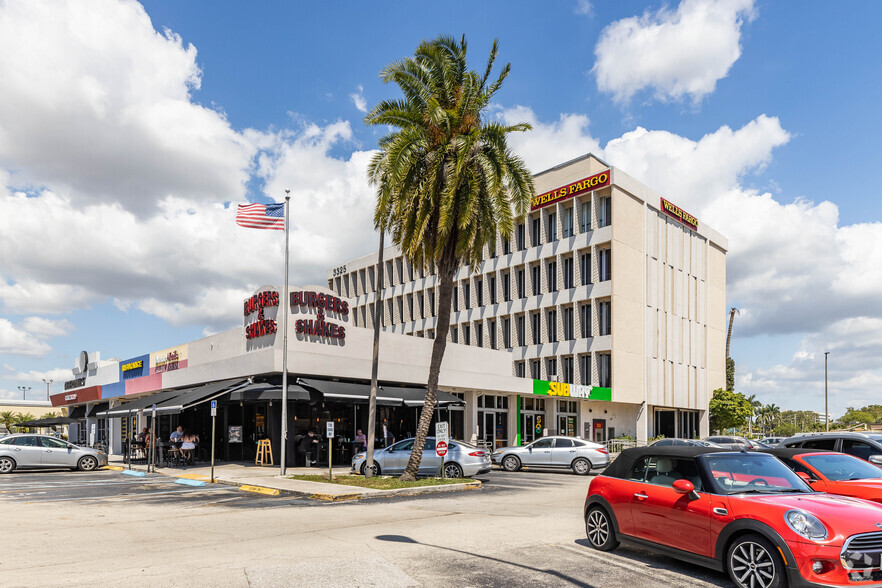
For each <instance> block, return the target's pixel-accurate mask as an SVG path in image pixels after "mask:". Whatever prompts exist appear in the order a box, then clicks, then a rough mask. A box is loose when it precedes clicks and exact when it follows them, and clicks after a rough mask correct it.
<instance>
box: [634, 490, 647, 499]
mask: <svg viewBox="0 0 882 588" xmlns="http://www.w3.org/2000/svg"><path fill="white" fill-rule="evenodd" d="M634 498H639V499H640V500H646V499H647V498H649V496H647V495H646V494H640V493H639V492H636V493H635V494H634Z"/></svg>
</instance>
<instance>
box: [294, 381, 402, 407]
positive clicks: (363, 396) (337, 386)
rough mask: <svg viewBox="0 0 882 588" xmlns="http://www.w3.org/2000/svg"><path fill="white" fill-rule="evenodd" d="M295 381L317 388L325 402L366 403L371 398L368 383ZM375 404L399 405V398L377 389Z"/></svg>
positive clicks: (304, 385) (309, 387)
mask: <svg viewBox="0 0 882 588" xmlns="http://www.w3.org/2000/svg"><path fill="white" fill-rule="evenodd" d="M297 383H298V384H300V385H301V386H303V387H304V388H306V389H313V390H317V391H318V392H320V393H321V394H322V396H323V397H324V400H325V401H326V402H343V403H346V404H367V403H368V402H370V398H371V387H370V385H368V384H352V383H350V382H334V381H331V380H304V379H302V378H298V379H297ZM377 406H401V398H400V397H396V396H392V395H389V394H386V393H384V391H383V388H382V387H380V388H379V389H378V390H377Z"/></svg>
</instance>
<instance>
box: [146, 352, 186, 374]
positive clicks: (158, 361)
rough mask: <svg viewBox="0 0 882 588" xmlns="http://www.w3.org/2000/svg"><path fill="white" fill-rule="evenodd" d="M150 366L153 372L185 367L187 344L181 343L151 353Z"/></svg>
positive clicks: (158, 372) (157, 372)
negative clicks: (181, 344) (177, 345)
mask: <svg viewBox="0 0 882 588" xmlns="http://www.w3.org/2000/svg"><path fill="white" fill-rule="evenodd" d="M150 367H151V368H153V369H152V370H151V372H152V373H154V374H161V373H162V372H171V371H174V370H176V369H178V368H182V367H187V346H186V345H183V346H181V347H174V348H172V349H166V350H164V351H159V352H157V353H153V354H151V355H150Z"/></svg>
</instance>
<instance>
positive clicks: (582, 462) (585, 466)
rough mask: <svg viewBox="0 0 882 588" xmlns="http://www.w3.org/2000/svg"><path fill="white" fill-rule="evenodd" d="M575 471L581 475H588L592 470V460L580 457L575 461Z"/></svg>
mask: <svg viewBox="0 0 882 588" xmlns="http://www.w3.org/2000/svg"><path fill="white" fill-rule="evenodd" d="M572 467H573V473H574V474H577V475H579V476H587V475H588V472H590V471H591V462H590V461H588V460H587V459H585V458H584V457H580V458H579V459H577V460H575V461H573V466H572Z"/></svg>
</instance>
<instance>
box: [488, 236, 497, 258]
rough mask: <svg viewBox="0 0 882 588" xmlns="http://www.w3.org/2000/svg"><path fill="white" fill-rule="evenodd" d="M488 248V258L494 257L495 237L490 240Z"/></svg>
mask: <svg viewBox="0 0 882 588" xmlns="http://www.w3.org/2000/svg"><path fill="white" fill-rule="evenodd" d="M488 248H489V250H490V259H494V258H495V257H496V239H494V240H492V241H490V243H489V245H488Z"/></svg>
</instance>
